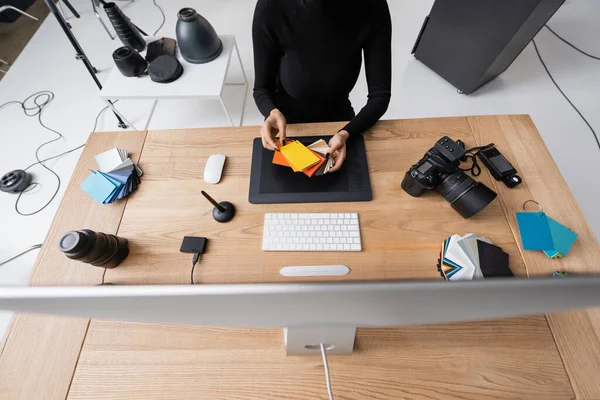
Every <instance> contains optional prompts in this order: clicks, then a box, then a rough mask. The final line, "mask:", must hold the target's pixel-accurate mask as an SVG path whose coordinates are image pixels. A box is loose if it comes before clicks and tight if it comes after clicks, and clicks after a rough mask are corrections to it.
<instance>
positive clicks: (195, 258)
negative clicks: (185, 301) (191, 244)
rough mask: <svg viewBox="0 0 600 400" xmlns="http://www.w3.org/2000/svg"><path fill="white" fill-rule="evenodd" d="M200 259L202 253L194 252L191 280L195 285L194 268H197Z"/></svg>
mask: <svg viewBox="0 0 600 400" xmlns="http://www.w3.org/2000/svg"><path fill="white" fill-rule="evenodd" d="M199 259H200V253H194V258H192V272H191V273H190V282H191V284H192V285H194V270H195V269H196V264H198V260H199Z"/></svg>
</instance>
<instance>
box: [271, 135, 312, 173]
mask: <svg viewBox="0 0 600 400" xmlns="http://www.w3.org/2000/svg"><path fill="white" fill-rule="evenodd" d="M279 150H280V151H281V154H283V155H284V157H285V158H286V159H287V160H288V162H289V163H290V166H291V167H292V169H294V170H298V171H304V170H305V169H307V168H310V167H312V166H313V165H315V164H317V163H318V162H319V161H320V160H319V157H317V156H316V155H315V154H314V153H313V152H312V151H310V150H309V149H307V148H306V146H304V145H303V144H302V143H300V142H298V141H295V142H292V143H290V144H286V145H285V146H281V147H280V148H279Z"/></svg>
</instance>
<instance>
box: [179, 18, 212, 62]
mask: <svg viewBox="0 0 600 400" xmlns="http://www.w3.org/2000/svg"><path fill="white" fill-rule="evenodd" d="M177 18H178V21H177V27H176V28H175V34H176V36H177V44H178V45H179V51H180V52H181V56H182V57H183V59H184V60H186V61H187V62H190V63H192V64H204V63H207V62H210V61H212V60H214V59H215V58H217V57H219V55H220V54H221V52H222V51H223V43H222V42H221V39H219V36H217V32H215V29H214V28H213V26H212V25H211V24H210V22H208V21H207V20H206V18H204V17H203V16H201V15H200V14H198V13H197V12H196V10H194V9H193V8H189V7H187V8H182V9H181V10H180V11H179V13H178V14H177Z"/></svg>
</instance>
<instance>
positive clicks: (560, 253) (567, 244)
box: [517, 212, 578, 258]
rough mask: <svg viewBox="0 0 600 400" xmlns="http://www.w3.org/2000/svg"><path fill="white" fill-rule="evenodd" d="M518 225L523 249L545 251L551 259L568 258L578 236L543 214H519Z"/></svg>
mask: <svg viewBox="0 0 600 400" xmlns="http://www.w3.org/2000/svg"><path fill="white" fill-rule="evenodd" d="M517 224H518V225H519V232H520V233H521V243H522V244H523V249H525V250H540V251H543V252H544V254H546V256H548V257H549V258H561V257H564V256H566V255H567V253H568V252H569V250H571V247H572V246H573V244H574V243H575V240H576V239H577V236H578V235H577V233H575V232H573V231H572V230H570V229H569V228H567V227H566V226H564V225H562V224H561V223H559V222H557V221H555V220H554V219H552V218H550V217H548V216H547V215H546V214H545V213H543V212H518V213H517Z"/></svg>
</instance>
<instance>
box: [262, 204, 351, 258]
mask: <svg viewBox="0 0 600 400" xmlns="http://www.w3.org/2000/svg"><path fill="white" fill-rule="evenodd" d="M262 249H263V251H361V250H362V244H361V240H360V225H359V223H358V214H357V213H277V214H265V224H264V230H263V242H262Z"/></svg>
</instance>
